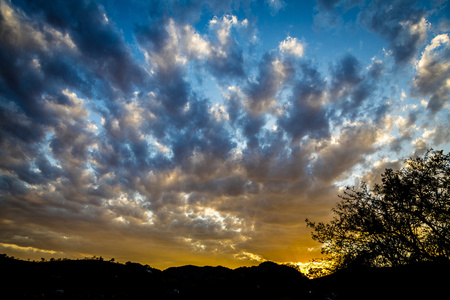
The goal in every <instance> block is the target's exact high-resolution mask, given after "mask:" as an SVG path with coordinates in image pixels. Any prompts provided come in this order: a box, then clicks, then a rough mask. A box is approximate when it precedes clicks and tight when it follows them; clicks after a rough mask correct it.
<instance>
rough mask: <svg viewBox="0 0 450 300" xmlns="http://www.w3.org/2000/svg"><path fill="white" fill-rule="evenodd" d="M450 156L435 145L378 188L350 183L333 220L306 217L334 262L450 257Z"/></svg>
mask: <svg viewBox="0 0 450 300" xmlns="http://www.w3.org/2000/svg"><path fill="white" fill-rule="evenodd" d="M449 158H450V155H449V154H448V153H447V154H444V152H443V151H433V150H430V151H428V152H427V153H426V154H425V155H424V156H423V157H417V158H409V159H407V160H405V161H404V165H403V167H402V168H401V169H400V170H397V171H394V170H392V169H386V170H385V172H384V173H383V174H382V183H381V184H375V185H374V186H373V188H370V187H369V186H368V185H367V184H366V183H364V182H363V183H362V184H361V185H360V186H359V187H347V188H346V189H345V190H344V192H343V194H342V195H340V196H339V197H340V198H341V201H340V202H339V203H337V205H336V207H335V208H333V213H334V217H333V219H332V220H331V221H330V222H329V223H322V222H320V223H315V222H311V221H309V220H308V219H307V220H306V222H307V225H308V226H309V227H311V228H312V229H313V232H312V238H313V239H314V240H317V241H319V242H320V243H322V253H323V254H327V257H328V259H329V260H330V261H331V262H332V263H333V266H334V267H333V268H334V269H339V268H344V267H347V266H349V265H351V264H358V265H364V266H377V267H378V266H397V265H403V264H408V263H413V262H422V261H433V260H438V259H446V260H448V259H450V227H449V225H450V195H449V188H450V179H449V178H450V176H449V175H450V161H449Z"/></svg>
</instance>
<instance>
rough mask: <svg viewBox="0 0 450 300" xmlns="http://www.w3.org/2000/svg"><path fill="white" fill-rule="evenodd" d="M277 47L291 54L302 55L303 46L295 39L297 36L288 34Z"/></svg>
mask: <svg viewBox="0 0 450 300" xmlns="http://www.w3.org/2000/svg"><path fill="white" fill-rule="evenodd" d="M278 48H280V51H281V52H282V53H288V54H292V55H295V56H297V57H302V56H303V51H304V46H303V45H302V44H301V43H300V42H299V41H298V40H297V38H292V37H290V36H288V37H287V38H286V39H285V40H284V41H282V42H281V43H280V45H279V46H278Z"/></svg>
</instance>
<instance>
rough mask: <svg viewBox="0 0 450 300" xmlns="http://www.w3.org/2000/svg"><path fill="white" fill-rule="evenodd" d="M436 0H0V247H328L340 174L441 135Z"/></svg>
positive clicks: (164, 255)
mask: <svg viewBox="0 0 450 300" xmlns="http://www.w3.org/2000/svg"><path fill="white" fill-rule="evenodd" d="M449 9H450V8H449V6H448V5H447V3H446V2H445V1H406V0H395V1H368V0H367V1H364V0H360V1H359V0H321V1H286V0H284V1H281V0H278V1H251V0H246V1H237V0H236V1H235V0H228V1H201V0H192V1H119V0H116V1H106V0H105V1H39V0H38V1H7V0H2V1H0V15H1V18H0V27H1V29H2V30H1V31H0V45H1V46H0V64H1V65H0V114H1V117H0V120H1V121H0V151H1V155H0V157H1V158H0V252H5V253H8V254H9V255H15V256H17V257H22V258H32V259H36V258H37V259H39V258H40V257H69V258H78V257H84V256H92V255H97V256H99V255H101V256H103V257H106V258H111V257H114V258H115V259H116V260H118V261H127V260H131V261H137V262H141V263H147V264H150V265H151V266H153V267H158V268H165V267H168V266H175V265H184V264H196V265H207V264H209V265H218V264H221V265H224V266H229V267H237V266H241V265H251V264H257V263H260V262H262V261H264V260H272V261H276V262H302V263H306V262H308V261H309V260H310V259H312V258H316V257H320V245H319V244H317V243H316V242H314V241H313V240H312V239H311V238H310V232H309V229H308V228H306V226H305V225H306V224H305V222H304V220H305V218H309V219H311V220H315V221H326V220H329V219H330V218H331V211H330V210H331V208H332V207H333V206H334V205H335V203H336V202H337V201H338V200H339V198H338V194H339V193H340V189H342V188H343V187H344V186H345V185H358V184H359V183H360V182H361V181H365V182H367V183H368V184H372V185H373V184H374V183H376V182H378V181H379V180H380V174H381V173H382V172H383V171H384V169H385V168H394V169H397V168H400V167H401V164H402V161H403V160H404V159H405V158H408V157H412V156H417V155H422V154H424V153H425V152H426V151H427V149H430V148H434V149H443V150H444V151H446V152H448V151H449V149H450V133H449V130H448V128H449V91H450V62H449V61H450V60H449V57H450V40H449V28H450V23H449V20H448V16H449Z"/></svg>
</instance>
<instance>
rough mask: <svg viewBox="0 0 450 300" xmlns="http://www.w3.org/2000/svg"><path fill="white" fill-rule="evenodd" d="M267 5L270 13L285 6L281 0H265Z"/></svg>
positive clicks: (274, 13) (276, 11)
mask: <svg viewBox="0 0 450 300" xmlns="http://www.w3.org/2000/svg"><path fill="white" fill-rule="evenodd" d="M266 3H267V5H269V7H270V12H271V14H272V15H276V14H277V13H278V12H279V11H280V10H281V9H283V8H284V7H285V6H286V3H284V1H283V0H266Z"/></svg>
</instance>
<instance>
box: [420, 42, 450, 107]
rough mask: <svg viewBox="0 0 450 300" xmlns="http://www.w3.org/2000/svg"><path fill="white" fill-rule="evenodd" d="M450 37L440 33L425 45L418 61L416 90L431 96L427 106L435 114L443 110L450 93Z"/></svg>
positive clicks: (422, 94) (423, 94)
mask: <svg viewBox="0 0 450 300" xmlns="http://www.w3.org/2000/svg"><path fill="white" fill-rule="evenodd" d="M449 58H450V39H449V37H448V35H447V34H440V35H438V36H436V37H435V38H433V40H431V43H430V44H429V45H427V46H426V47H425V50H424V51H423V52H422V56H421V58H420V60H419V61H418V62H417V63H416V71H417V74H416V76H415V78H414V91H415V92H416V94H417V95H419V96H430V99H429V101H428V106H427V108H428V109H429V110H430V111H431V113H433V114H435V113H437V112H438V111H440V110H442V108H443V107H444V105H445V104H446V103H447V102H448V99H449V95H450V84H449V78H450V62H449Z"/></svg>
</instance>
